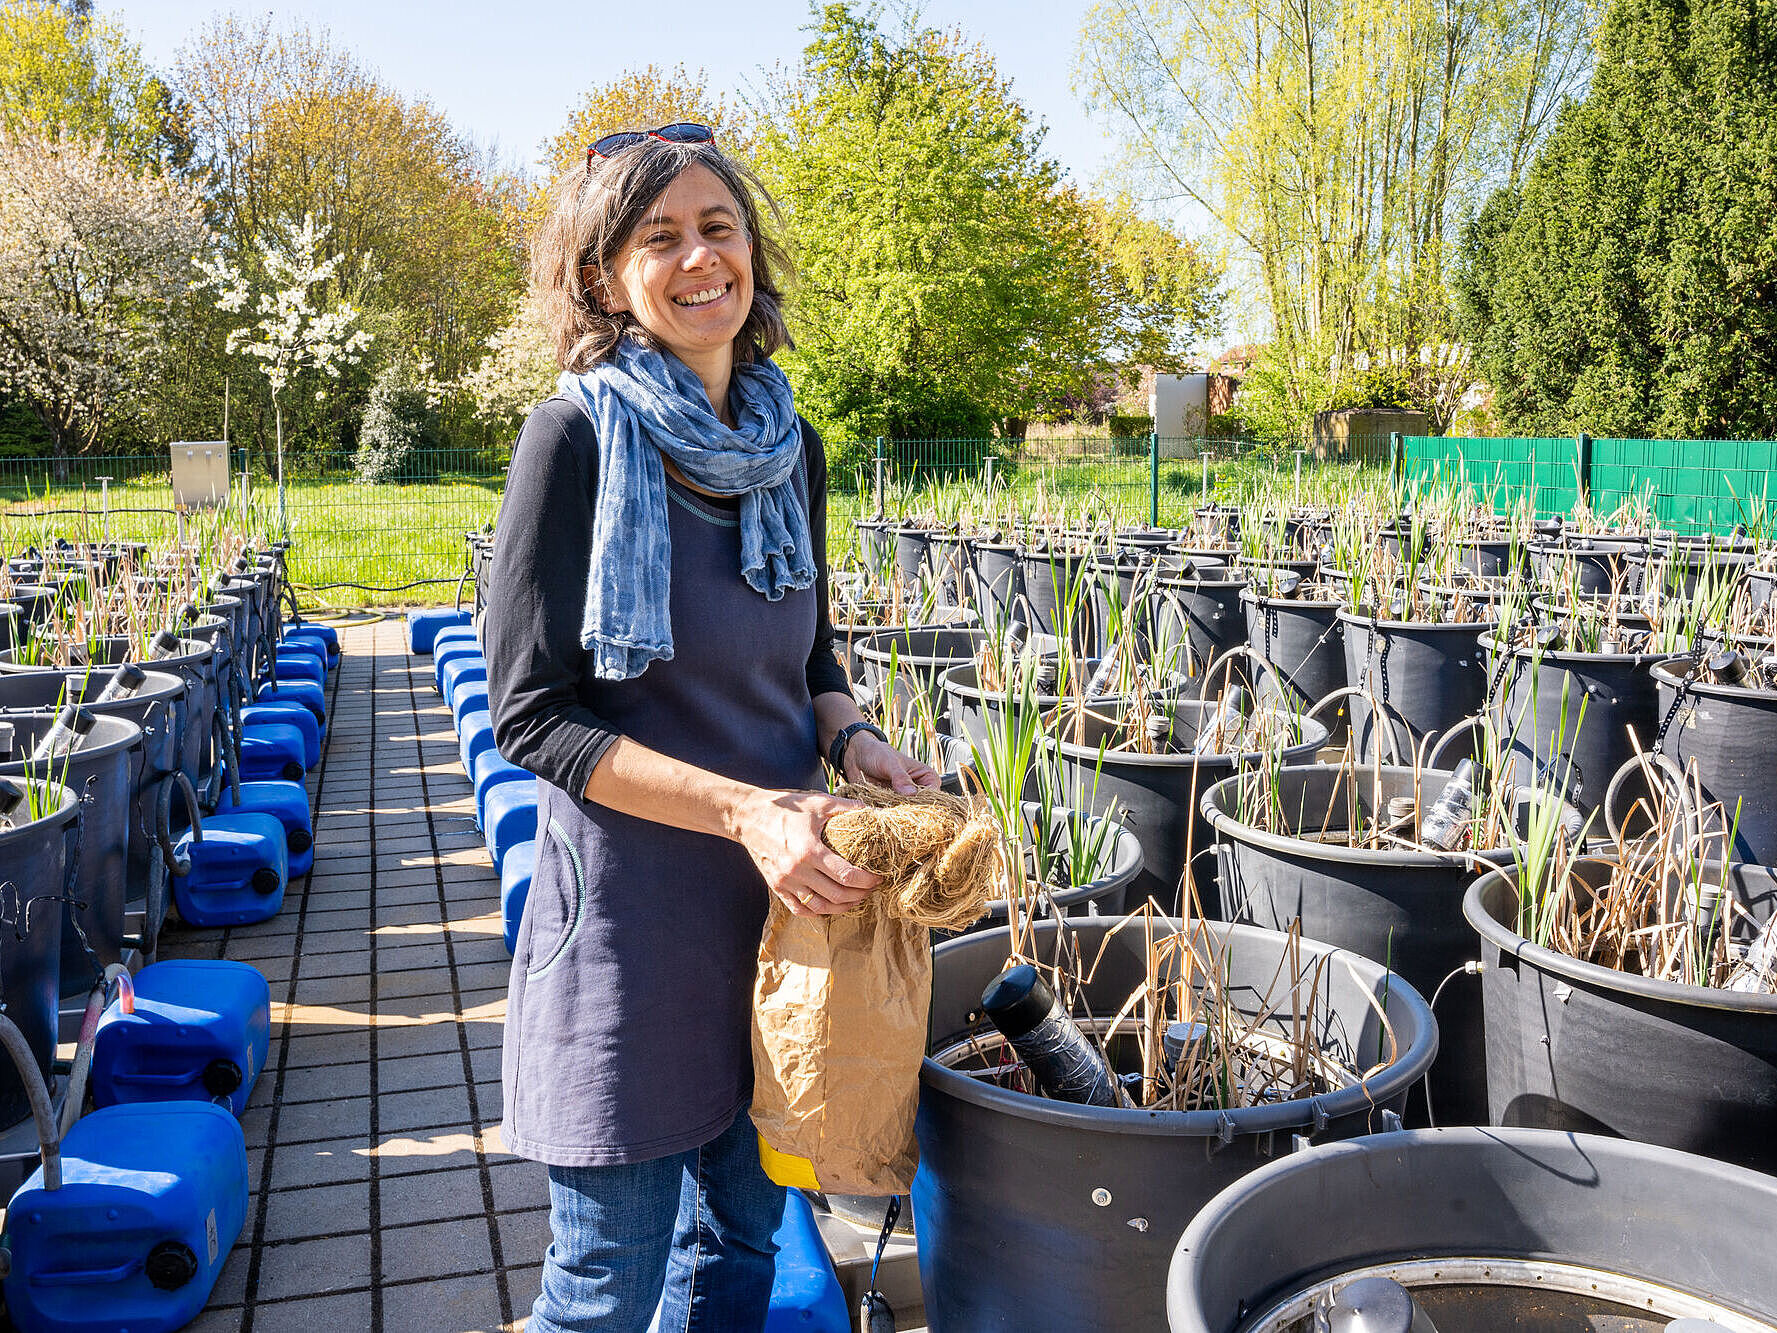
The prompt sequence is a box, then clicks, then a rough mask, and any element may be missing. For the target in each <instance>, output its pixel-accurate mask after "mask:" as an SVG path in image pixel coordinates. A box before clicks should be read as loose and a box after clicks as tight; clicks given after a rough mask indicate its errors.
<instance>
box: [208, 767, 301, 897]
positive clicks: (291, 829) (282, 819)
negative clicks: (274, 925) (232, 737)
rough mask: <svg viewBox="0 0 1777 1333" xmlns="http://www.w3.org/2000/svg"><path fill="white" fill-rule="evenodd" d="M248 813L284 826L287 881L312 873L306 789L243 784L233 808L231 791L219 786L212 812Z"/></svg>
mask: <svg viewBox="0 0 1777 1333" xmlns="http://www.w3.org/2000/svg"><path fill="white" fill-rule="evenodd" d="M229 810H252V811H255V812H257V813H259V814H262V815H270V816H271V817H272V818H273V819H275V820H277V821H278V823H280V824H282V825H283V826H284V850H285V852H286V854H287V856H288V860H289V865H288V867H287V869H288V872H289V875H290V878H291V879H298V878H300V877H301V876H303V875H306V874H308V872H309V871H310V870H312V869H314V865H315V824H314V820H313V819H312V818H310V816H309V794H308V788H306V787H304V786H303V785H302V784H301V783H300V782H280V781H269V782H243V783H242V784H241V799H240V803H239V804H236V803H235V799H234V789H233V788H232V787H231V786H230V785H229V784H228V783H226V782H225V783H223V784H222V795H221V796H220V797H218V798H217V800H216V812H217V813H218V814H222V813H224V812H225V811H229Z"/></svg>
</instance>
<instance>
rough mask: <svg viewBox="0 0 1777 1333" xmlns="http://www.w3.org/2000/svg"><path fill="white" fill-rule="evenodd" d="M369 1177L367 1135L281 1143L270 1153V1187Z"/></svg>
mask: <svg viewBox="0 0 1777 1333" xmlns="http://www.w3.org/2000/svg"><path fill="white" fill-rule="evenodd" d="M369 1179H370V1142H369V1140H368V1139H363V1138H355V1139H331V1140H328V1141H326V1142H321V1143H302V1144H280V1145H279V1146H278V1147H277V1148H276V1149H275V1150H274V1151H273V1152H272V1157H271V1188H272V1192H273V1193H274V1194H275V1193H276V1192H277V1191H279V1190H282V1189H292V1188H295V1187H297V1186H300V1185H333V1184H338V1183H340V1182H342V1181H348V1180H369Z"/></svg>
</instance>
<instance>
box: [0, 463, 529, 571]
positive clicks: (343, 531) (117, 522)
mask: <svg viewBox="0 0 1777 1333" xmlns="http://www.w3.org/2000/svg"><path fill="white" fill-rule="evenodd" d="M508 461H509V456H508V455H507V454H506V453H505V452H503V451H486V450H461V449H432V450H420V451H416V452H415V454H414V455H412V456H411V457H410V458H409V459H408V460H407V462H406V463H405V465H404V466H403V467H402V468H401V469H399V470H398V471H397V472H396V474H395V476H394V478H393V479H392V480H388V481H384V482H380V483H376V484H371V483H369V482H365V481H362V480H359V479H358V477H357V474H356V472H355V471H354V469H353V468H352V466H351V465H350V462H349V460H341V459H328V458H302V459H287V460H286V462H285V469H284V485H283V492H282V507H281V509H280V503H279V487H278V482H277V469H276V464H275V460H268V459H266V458H264V457H261V456H258V455H249V454H248V453H247V451H245V450H238V449H237V450H233V451H231V453H230V457H229V472H228V476H229V485H228V501H227V504H226V506H225V507H224V508H222V509H221V510H220V512H218V511H217V510H216V509H214V508H211V509H208V510H202V511H200V510H199V509H196V508H193V509H190V510H188V511H187V512H186V513H185V514H184V515H183V516H182V515H181V514H180V512H179V510H178V508H177V506H176V505H175V498H176V497H175V494H174V490H173V477H172V467H171V462H170V459H169V456H168V455H167V454H165V453H161V454H157V455H136V456H127V457H119V456H115V455H113V456H107V457H94V458H87V457H74V458H22V459H21V458H4V459H0V553H5V554H14V553H17V552H19V551H21V550H24V549H26V548H27V547H32V546H36V547H39V548H41V547H43V546H44V545H46V544H48V543H50V542H53V541H54V540H55V539H56V538H58V537H64V538H67V539H69V540H73V541H91V540H144V541H158V540H165V539H167V538H170V537H174V536H177V535H178V533H179V531H180V527H181V524H182V523H183V524H189V523H197V522H216V521H226V522H232V523H236V524H238V525H239V526H240V527H241V529H242V530H243V531H280V530H282V529H283V528H284V527H285V525H286V522H287V526H288V530H289V532H290V534H291V536H292V537H293V538H294V539H295V544H294V546H293V547H292V549H291V553H290V572H291V577H292V578H293V579H294V580H295V581H296V582H297V583H299V584H301V585H304V586H305V587H306V588H307V589H308V590H309V600H311V601H317V602H324V603H328V604H333V605H342V606H353V605H365V604H374V603H378V602H384V603H387V602H433V601H441V600H449V598H451V597H452V596H454V593H455V585H456V581H457V579H458V578H459V577H460V575H461V573H462V569H463V564H464V544H463V534H464V533H465V532H466V531H468V530H470V529H472V528H478V527H481V526H482V525H484V524H486V523H488V522H491V521H492V519H493V517H494V514H495V512H496V510H497V509H498V508H499V502H500V493H501V491H502V490H503V489H504V487H505V482H506V467H507V463H508Z"/></svg>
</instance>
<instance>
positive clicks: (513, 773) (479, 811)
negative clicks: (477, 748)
mask: <svg viewBox="0 0 1777 1333" xmlns="http://www.w3.org/2000/svg"><path fill="white" fill-rule="evenodd" d="M535 779H536V775H535V774H534V773H532V772H531V771H530V770H529V769H525V768H520V767H519V766H518V765H517V764H515V763H513V762H511V761H510V760H508V759H503V758H501V756H500V752H499V751H498V750H483V751H482V752H481V753H480V754H478V755H476V756H475V762H474V763H473V764H471V765H470V766H469V780H470V781H471V782H473V783H474V784H475V827H476V828H478V829H479V828H481V827H482V817H483V816H484V815H485V814H486V813H487V795H488V793H489V792H490V791H492V790H493V789H494V788H495V787H498V786H499V785H501V784H502V783H505V782H530V781H535Z"/></svg>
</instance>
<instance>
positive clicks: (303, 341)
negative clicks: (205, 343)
mask: <svg viewBox="0 0 1777 1333" xmlns="http://www.w3.org/2000/svg"><path fill="white" fill-rule="evenodd" d="M326 239H327V228H326V227H324V226H318V225H316V223H315V219H314V216H313V215H312V214H311V215H309V216H306V217H304V218H303V220H302V225H301V226H295V225H292V226H289V227H287V228H286V229H285V233H284V236H283V237H282V238H281V239H280V240H278V241H276V242H274V243H272V244H269V245H267V246H265V247H264V248H263V249H261V250H260V252H259V260H260V263H261V265H262V266H263V268H264V271H265V275H266V289H265V290H263V291H261V292H260V293H259V295H258V300H257V302H256V304H255V306H254V310H255V313H256V314H257V315H258V318H257V319H255V320H252V321H251V322H249V323H246V324H242V325H240V326H239V327H238V328H234V329H231V330H230V331H229V334H228V350H229V352H230V353H231V354H232V353H235V352H244V353H246V354H247V355H248V356H250V357H253V358H254V359H255V360H257V361H258V362H259V369H260V372H261V373H262V374H263V375H264V376H265V379H266V383H267V384H268V385H270V386H271V405H272V420H273V422H274V423H275V429H276V432H277V459H278V524H279V526H280V527H284V528H288V526H289V521H288V515H287V511H286V509H285V504H284V409H283V404H282V403H281V402H280V401H279V395H280V394H281V393H283V391H284V390H285V389H287V388H288V387H289V386H290V381H291V380H292V379H293V378H295V376H296V375H298V374H300V373H301V372H303V371H305V370H315V371H319V372H320V373H321V374H323V375H325V376H327V378H329V379H334V380H337V379H338V378H339V373H340V371H341V369H342V368H344V367H345V366H349V365H354V364H356V363H357V362H358V361H360V360H362V359H363V353H364V349H365V348H366V347H368V346H369V345H370V334H369V332H368V331H366V330H364V329H361V328H355V327H353V326H354V325H356V324H357V322H358V311H357V308H356V307H354V306H353V305H352V304H351V303H350V302H348V301H344V300H340V301H337V302H335V303H334V304H333V305H332V306H331V307H329V308H327V309H325V310H322V309H317V308H316V305H315V294H316V288H318V287H322V286H323V285H324V284H325V283H327V282H328V281H329V280H330V279H331V278H332V277H333V275H334V273H335V272H336V271H337V270H338V268H339V265H340V261H341V260H342V259H343V258H344V256H343V255H329V256H327V257H326V258H324V259H323V258H322V257H321V248H322V243H323V242H324V241H325V240H326ZM198 269H199V270H200V272H201V273H202V274H203V277H202V279H201V282H200V285H205V286H210V287H213V288H215V290H216V292H217V297H216V304H217V306H218V307H219V308H220V309H222V310H223V311H226V312H228V313H230V314H237V313H239V312H241V311H243V310H245V309H246V308H247V305H248V303H249V301H252V300H253V290H252V285H251V284H250V283H249V282H248V281H247V279H246V278H245V277H243V276H242V275H241V274H240V273H239V272H238V271H236V270H235V269H233V268H231V267H230V266H229V265H228V263H227V261H225V260H221V259H206V260H199V262H198ZM315 396H316V397H317V398H324V397H325V396H326V390H324V389H320V390H316V395H315Z"/></svg>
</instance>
